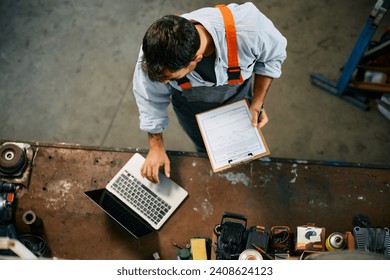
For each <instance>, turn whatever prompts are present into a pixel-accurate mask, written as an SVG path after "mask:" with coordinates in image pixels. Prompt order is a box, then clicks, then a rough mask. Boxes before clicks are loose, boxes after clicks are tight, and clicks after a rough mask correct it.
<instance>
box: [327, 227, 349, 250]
mask: <svg viewBox="0 0 390 280" xmlns="http://www.w3.org/2000/svg"><path fill="white" fill-rule="evenodd" d="M325 246H326V249H327V250H328V251H333V250H342V249H344V247H345V238H344V235H343V234H342V233H340V232H334V233H332V234H331V235H329V236H328V238H327V239H326V242H325Z"/></svg>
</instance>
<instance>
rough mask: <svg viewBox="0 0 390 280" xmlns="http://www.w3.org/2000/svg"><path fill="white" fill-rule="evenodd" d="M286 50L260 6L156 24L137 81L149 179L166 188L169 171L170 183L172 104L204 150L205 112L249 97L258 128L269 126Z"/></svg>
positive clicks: (224, 9)
mask: <svg viewBox="0 0 390 280" xmlns="http://www.w3.org/2000/svg"><path fill="white" fill-rule="evenodd" d="M286 45H287V41H286V39H285V38H284V37H283V36H282V35H281V34H280V32H279V31H278V30H277V29H276V28H275V26H274V25H273V24H272V22H271V21H270V20H269V19H268V18H266V17H265V16H264V15H263V14H262V13H261V12H260V11H259V10H258V9H257V8H256V7H255V6H254V5H253V4H252V3H245V4H242V5H237V4H229V5H227V6H223V5H222V6H219V7H211V8H202V9H199V10H196V11H193V12H191V13H187V14H183V15H181V16H174V15H169V16H164V17H162V18H161V19H159V20H157V21H156V22H154V23H153V24H152V25H151V26H150V27H149V29H148V30H147V32H146V34H145V36H144V38H143V44H142V49H141V50H140V54H139V58H138V61H137V64H136V67H135V73H134V78H133V91H134V96H135V98H136V102H137V105H138V108H139V113H140V128H141V129H142V130H144V131H146V132H147V133H148V138H149V153H148V155H147V157H146V160H145V164H144V165H143V167H142V169H141V174H142V175H143V176H144V177H146V178H147V179H149V180H150V181H152V182H154V183H158V171H159V169H160V168H164V170H165V174H166V175H167V176H168V177H169V173H170V161H169V158H168V156H167V153H166V150H165V147H164V143H163V135H162V131H163V130H164V129H165V128H166V127H167V125H168V116H167V106H168V105H169V104H170V103H171V102H172V105H173V108H174V111H175V113H176V115H177V117H178V120H179V123H180V124H181V126H182V127H183V129H184V130H185V131H186V133H187V134H188V135H189V137H190V138H191V139H192V141H193V142H194V144H195V146H196V148H197V150H198V151H205V148H204V144H203V141H202V137H201V134H200V131H199V128H198V126H197V123H196V117H195V114H197V113H200V112H203V111H206V110H209V109H212V108H215V107H218V106H220V105H223V104H226V103H230V102H233V101H238V100H241V99H244V98H247V99H248V100H249V101H250V102H251V106H250V111H251V114H252V123H253V125H254V126H258V127H260V128H261V127H263V126H264V125H265V124H266V123H267V122H268V116H267V114H266V112H265V110H263V104H264V100H265V97H266V94H267V91H268V89H269V87H270V85H271V82H272V80H273V79H274V78H278V77H280V75H281V65H282V63H283V61H284V60H285V58H286ZM252 76H254V81H253V90H252ZM260 112H262V113H260Z"/></svg>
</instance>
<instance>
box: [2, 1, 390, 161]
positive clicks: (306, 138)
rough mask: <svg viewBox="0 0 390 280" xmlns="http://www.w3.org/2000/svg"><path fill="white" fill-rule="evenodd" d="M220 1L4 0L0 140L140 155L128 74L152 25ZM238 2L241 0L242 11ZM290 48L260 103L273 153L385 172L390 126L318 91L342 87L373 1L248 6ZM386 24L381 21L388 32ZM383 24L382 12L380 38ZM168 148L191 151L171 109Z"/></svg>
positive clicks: (372, 112)
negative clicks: (323, 83) (324, 83)
mask: <svg viewBox="0 0 390 280" xmlns="http://www.w3.org/2000/svg"><path fill="white" fill-rule="evenodd" d="M219 2H220V1H205V0H195V1H194V0H185V1H168V0H148V1H133V0H131V1H128V0H120V1H119V0H118V1H104V0H95V1H90V0H88V1H87V0H81V1H33V2H31V1H13V0H2V1H1V2H0V100H1V101H0V140H15V141H39V142H63V143H76V144H80V145H87V146H101V147H102V146H104V147H132V148H135V147H136V148H141V149H143V148H147V141H146V139H147V138H146V134H145V133H144V132H142V131H140V130H139V127H138V111H137V107H136V105H135V102H134V97H133V95H132V75H133V69H134V64H135V61H136V57H137V54H138V50H139V47H140V43H141V39H142V37H143V34H144V32H145V31H146V29H147V27H148V26H149V25H150V24H151V23H152V22H153V21H154V20H156V19H157V18H159V17H161V16H163V15H165V14H171V13H179V14H180V13H183V12H187V11H191V10H194V9H197V8H200V7H203V6H207V5H214V4H217V3H219ZM242 2H245V1H236V3H242ZM253 2H254V3H255V4H256V5H257V6H258V7H259V8H260V9H261V10H262V12H263V13H264V14H266V15H267V16H268V17H269V18H270V19H271V20H272V21H273V22H274V24H275V25H276V26H277V28H278V29H279V30H280V31H281V33H282V34H284V35H285V36H286V38H287V40H288V58H287V60H286V61H285V63H284V66H283V75H282V77H281V78H280V79H278V80H275V81H274V83H273V86H272V87H271V90H270V92H269V94H268V97H267V100H266V106H267V107H266V108H267V113H268V116H269V118H270V121H269V124H268V125H267V126H266V127H265V128H264V130H263V133H264V136H265V138H266V140H267V143H268V145H269V148H270V151H271V156H272V157H282V158H294V159H313V160H329V161H346V162H358V163H375V164H390V122H389V120H388V119H386V118H385V117H384V116H383V115H382V114H381V113H380V112H379V111H378V109H377V105H376V102H375V98H374V96H372V95H371V98H370V99H369V103H370V109H369V110H368V111H363V110H361V109H358V108H356V107H354V106H352V105H351V104H349V103H347V102H345V101H343V100H341V99H339V98H337V97H335V96H333V95H331V94H329V93H327V92H325V91H322V90H320V89H319V88H317V87H314V86H313V85H311V83H310V78H309V76H310V74H311V73H313V72H318V73H321V74H322V75H324V76H326V77H328V78H329V79H331V80H337V79H338V77H339V74H340V68H342V67H343V65H344V64H345V62H346V60H347V59H348V57H349V55H350V53H351V51H352V48H353V46H354V45H355V42H356V40H357V37H358V35H359V34H360V31H361V28H362V27H363V25H364V23H365V22H366V20H367V18H368V15H369V14H370V12H371V10H372V8H373V6H374V4H375V3H376V1H374V0H348V1H337V0H319V1H306V0H295V1H292V2H291V3H289V4H288V5H287V3H286V1H282V0H263V1H253ZM386 24H387V25H386ZM383 26H389V13H388V14H387V15H386V17H385V19H384V20H383V21H382V24H381V26H380V28H379V29H378V31H377V33H376V34H375V35H376V36H375V38H377V37H378V36H379V35H381V33H382V32H383ZM169 112H170V115H171V116H172V117H171V123H170V126H169V128H168V129H167V130H166V132H165V134H164V137H165V143H166V148H167V149H168V150H176V151H194V147H193V145H192V143H191V142H190V140H189V139H188V138H187V136H186V135H185V134H184V133H183V132H182V130H181V128H180V127H179V125H178V122H177V120H176V117H175V116H174V114H173V113H172V112H173V111H172V108H171V107H170V108H169Z"/></svg>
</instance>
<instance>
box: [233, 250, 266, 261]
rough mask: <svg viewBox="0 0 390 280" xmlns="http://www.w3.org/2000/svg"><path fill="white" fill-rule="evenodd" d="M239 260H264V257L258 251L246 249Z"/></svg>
mask: <svg viewBox="0 0 390 280" xmlns="http://www.w3.org/2000/svg"><path fill="white" fill-rule="evenodd" d="M238 259H239V260H252V261H253V260H262V259H263V256H262V255H261V254H260V253H259V252H258V251H256V250H254V249H246V250H244V251H243V252H242V253H241V254H240V256H239V258H238Z"/></svg>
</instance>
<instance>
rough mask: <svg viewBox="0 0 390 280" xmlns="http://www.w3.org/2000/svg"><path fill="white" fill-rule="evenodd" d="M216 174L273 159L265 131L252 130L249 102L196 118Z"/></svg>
mask: <svg viewBox="0 0 390 280" xmlns="http://www.w3.org/2000/svg"><path fill="white" fill-rule="evenodd" d="M196 118H197V122H198V125H199V129H200V131H201V133H202V137H203V141H204V143H205V146H206V150H207V154H208V156H209V159H210V162H211V165H212V167H213V171H214V172H218V171H221V170H224V169H226V168H229V167H231V166H234V165H237V164H240V163H244V162H248V161H250V160H254V159H257V158H260V157H263V156H266V155H269V154H270V152H269V150H268V147H267V144H266V143H265V140H264V137H263V135H262V133H261V131H260V130H259V129H258V128H256V127H253V126H252V121H251V113H250V111H249V107H248V101H247V100H241V101H237V102H233V103H230V104H228V105H223V106H221V107H218V108H216V109H213V110H210V111H207V112H203V113H200V114H197V115H196Z"/></svg>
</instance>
